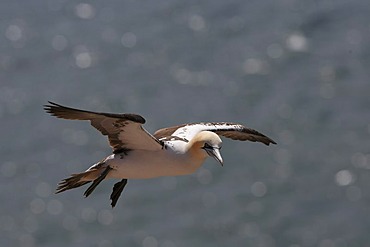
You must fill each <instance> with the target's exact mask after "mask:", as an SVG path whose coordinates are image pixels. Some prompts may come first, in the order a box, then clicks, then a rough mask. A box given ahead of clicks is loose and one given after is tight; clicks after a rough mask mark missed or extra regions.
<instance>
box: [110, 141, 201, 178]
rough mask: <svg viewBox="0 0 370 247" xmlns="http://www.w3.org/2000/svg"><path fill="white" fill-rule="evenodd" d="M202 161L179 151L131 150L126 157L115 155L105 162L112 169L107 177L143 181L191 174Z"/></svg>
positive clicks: (168, 149) (169, 149)
mask: <svg viewBox="0 0 370 247" xmlns="http://www.w3.org/2000/svg"><path fill="white" fill-rule="evenodd" d="M203 161H204V160H194V159H192V157H191V156H190V155H188V154H187V153H183V152H179V150H176V149H175V150H174V149H172V148H164V149H162V150H160V151H147V150H132V151H130V152H129V153H128V154H127V155H124V154H123V155H122V154H115V155H112V156H111V157H110V158H109V159H108V160H107V161H106V162H107V163H108V165H109V166H110V167H112V168H113V169H114V171H112V172H111V174H110V176H109V177H112V178H127V179H145V178H155V177H161V176H178V175H187V174H191V173H193V172H195V171H196V170H197V169H198V168H199V167H200V166H201V165H202V163H203Z"/></svg>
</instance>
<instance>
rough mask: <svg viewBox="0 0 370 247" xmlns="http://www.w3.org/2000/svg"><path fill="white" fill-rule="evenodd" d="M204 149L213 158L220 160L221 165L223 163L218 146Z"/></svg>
mask: <svg viewBox="0 0 370 247" xmlns="http://www.w3.org/2000/svg"><path fill="white" fill-rule="evenodd" d="M206 151H207V154H208V155H209V156H211V157H213V158H214V159H215V160H217V161H218V162H220V164H221V166H223V165H224V161H223V160H222V156H221V153H220V149H219V148H212V149H206Z"/></svg>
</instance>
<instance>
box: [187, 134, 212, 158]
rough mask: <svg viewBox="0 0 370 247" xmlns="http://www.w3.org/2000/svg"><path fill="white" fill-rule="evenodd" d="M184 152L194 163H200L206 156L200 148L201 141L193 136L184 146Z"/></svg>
mask: <svg viewBox="0 0 370 247" xmlns="http://www.w3.org/2000/svg"><path fill="white" fill-rule="evenodd" d="M185 150H186V153H187V155H188V156H189V158H190V159H192V160H193V161H194V162H196V163H200V164H202V163H203V162H204V160H205V159H206V158H207V154H206V153H205V152H203V150H202V143H201V142H199V141H197V140H196V138H193V139H192V140H191V141H190V142H188V143H187V145H186V147H185Z"/></svg>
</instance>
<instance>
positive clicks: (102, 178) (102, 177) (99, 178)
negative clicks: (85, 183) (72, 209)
mask: <svg viewBox="0 0 370 247" xmlns="http://www.w3.org/2000/svg"><path fill="white" fill-rule="evenodd" d="M112 169H113V168H111V167H110V166H107V168H105V170H104V171H103V172H102V173H101V174H100V176H99V177H98V178H97V179H95V180H94V181H93V183H92V184H91V185H90V187H89V188H87V190H86V191H85V193H84V196H85V197H88V196H89V195H90V194H91V193H92V192H93V191H94V190H95V188H96V186H98V185H99V184H100V182H101V181H103V180H104V178H105V177H106V176H107V175H108V173H109V172H110V170H112Z"/></svg>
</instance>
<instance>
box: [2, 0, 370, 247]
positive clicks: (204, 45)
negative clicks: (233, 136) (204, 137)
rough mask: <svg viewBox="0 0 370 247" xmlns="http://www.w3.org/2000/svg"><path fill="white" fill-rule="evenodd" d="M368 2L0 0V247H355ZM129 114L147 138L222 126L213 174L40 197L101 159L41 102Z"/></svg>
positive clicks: (92, 144) (367, 223) (366, 153)
mask: <svg viewBox="0 0 370 247" xmlns="http://www.w3.org/2000/svg"><path fill="white" fill-rule="evenodd" d="M369 13H370V4H369V2H368V1H366V0H362V1H344V0H335V1H334V0H333V1H330V0H325V1H298V0H279V1H272V0H267V1H241V0H239V1H237V0H235V1H220V0H213V1H169V0H168V1H164V0H163V1H162V0H158V1H133V0H131V1H112V0H106V1H86V2H78V1H67V0H50V1H42V0H32V1H28V0H27V1H26V0H23V1H21V0H5V1H1V2H0V121H1V128H0V136H1V148H0V154H1V163H0V200H1V204H0V236H1V237H0V245H1V246H22V247H32V246H45V247H46V246H47V247H54V246H55V247H59V246H60V247H62V246H63V247H64V246H70V247H81V246H97V247H113V246H130V247H131V246H132V247H135V246H143V247H190V246H199V247H200V246H201V247H208V246H209V247H215V246H256V247H311V246H317V247H357V246H360V247H361V246H368V243H369V242H370V235H369V229H370V142H369V139H370V15H369ZM47 100H52V101H56V102H59V103H61V104H66V105H69V106H74V107H79V108H84V109H90V110H97V111H111V112H134V113H138V114H141V115H143V116H144V117H145V118H146V119H147V123H146V125H145V126H146V128H147V129H148V130H149V131H150V132H154V131H155V130H156V129H158V128H161V127H166V126H171V125H175V124H181V123H186V122H197V121H233V122H240V123H244V124H246V125H247V126H249V127H252V128H256V129H257V130H259V131H261V132H262V133H265V134H266V135H268V136H270V137H271V138H273V139H275V140H276V141H277V142H278V145H276V146H272V147H267V146H264V145H261V144H256V143H243V142H235V141H231V140H226V139H225V140H224V147H223V150H222V151H223V156H224V160H225V165H224V167H223V168H221V167H220V166H218V165H217V164H216V163H215V161H214V160H209V161H207V162H206V164H205V165H204V166H203V167H202V168H201V169H200V170H199V171H198V172H197V173H195V174H194V175H191V176H184V177H172V178H159V179H152V180H136V181H134V180H132V181H129V184H128V186H127V187H126V189H125V191H124V193H123V195H122V198H121V199H120V200H119V202H118V204H117V207H116V208H115V209H114V210H112V209H111V208H110V206H109V195H110V192H111V187H112V185H113V183H114V181H107V182H105V183H104V184H103V185H101V186H99V187H98V189H97V190H96V191H95V192H94V194H93V195H92V196H91V197H89V198H87V199H85V198H83V196H82V194H83V191H84V190H83V189H78V190H74V191H70V192H68V193H63V194H59V195H54V194H53V192H54V189H55V186H56V183H57V182H58V181H59V180H60V179H62V178H64V177H66V176H68V175H69V174H70V173H73V172H79V171H81V170H84V169H86V168H87V167H89V166H90V165H91V164H93V163H94V162H96V161H98V160H100V159H102V158H103V157H104V156H106V155H107V154H109V153H110V149H109V148H108V146H107V142H106V139H105V137H102V136H101V135H100V134H99V133H98V132H97V131H95V130H94V129H93V128H91V127H90V126H89V124H88V123H87V122H72V121H64V120H58V119H55V118H52V117H50V116H48V115H47V114H45V113H44V112H43V110H42V105H43V104H45V103H46V102H47Z"/></svg>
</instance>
